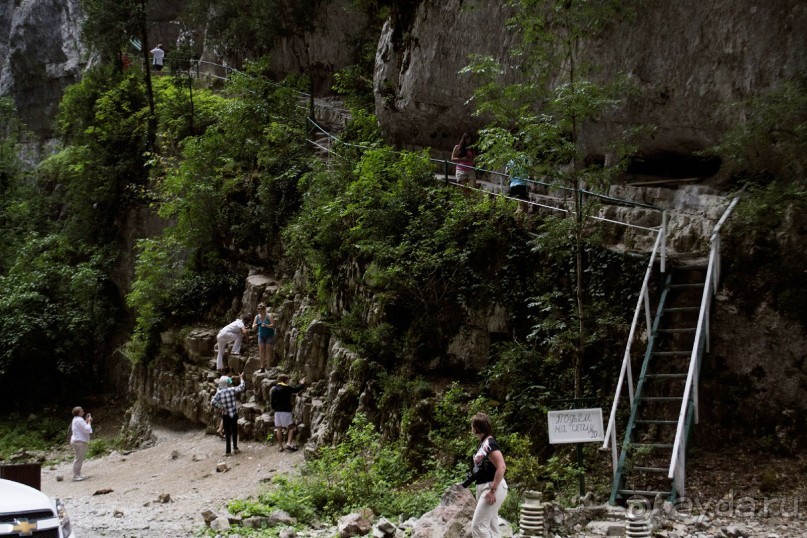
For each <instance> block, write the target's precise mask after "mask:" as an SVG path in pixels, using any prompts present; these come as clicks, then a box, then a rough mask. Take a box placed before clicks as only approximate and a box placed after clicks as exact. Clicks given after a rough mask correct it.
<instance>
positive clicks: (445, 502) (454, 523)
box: [412, 484, 476, 538]
mask: <svg viewBox="0 0 807 538" xmlns="http://www.w3.org/2000/svg"><path fill="white" fill-rule="evenodd" d="M475 508H476V499H474V496H473V495H471V492H470V490H468V489H466V488H464V487H462V486H460V485H459V484H455V485H453V486H451V487H450V488H448V489H447V490H446V491H445V493H443V496H442V498H441V499H440V504H439V506H437V508H435V509H434V510H432V511H431V512H426V513H425V514H423V516H421V518H420V519H418V520H417V522H416V523H415V525H414V528H413V529H412V538H467V537H469V536H471V520H472V519H473V517H474V509H475Z"/></svg>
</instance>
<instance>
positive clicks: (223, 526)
mask: <svg viewBox="0 0 807 538" xmlns="http://www.w3.org/2000/svg"><path fill="white" fill-rule="evenodd" d="M210 528H211V529H213V530H214V531H226V530H229V529H230V520H229V519H227V518H226V517H217V518H216V519H214V520H213V521H211V522H210Z"/></svg>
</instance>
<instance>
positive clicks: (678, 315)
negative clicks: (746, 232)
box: [602, 198, 739, 504]
mask: <svg viewBox="0 0 807 538" xmlns="http://www.w3.org/2000/svg"><path fill="white" fill-rule="evenodd" d="M738 201H739V199H737V198H735V199H734V200H733V201H732V202H731V204H729V206H728V208H727V209H726V210H725V212H724V213H723V215H722V217H721V218H720V220H719V221H718V222H717V224H716V225H715V227H714V229H713V231H712V236H711V238H710V241H709V258H708V262H707V263H706V265H687V266H679V267H676V268H673V269H672V270H671V271H670V272H669V273H668V272H667V271H666V269H665V264H664V261H663V257H662V263H661V265H660V267H657V266H656V264H655V263H654V259H655V255H656V252H657V251H658V250H659V243H662V242H663V240H664V237H663V233H661V234H660V235H659V238H658V239H657V241H656V247H654V250H653V254H652V255H651V257H650V262H649V263H648V267H647V272H646V274H645V278H644V282H643V284H642V289H641V292H640V294H639V299H638V301H637V304H636V310H635V313H634V316H633V323H632V325H631V330H630V336H629V337H628V343H627V346H626V349H625V355H624V357H623V361H622V369H621V370H620V374H619V380H618V382H617V386H616V394H615V396H614V402H613V405H612V408H611V415H610V418H609V420H608V428H607V430H606V434H605V442H604V443H603V446H602V448H603V449H609V448H610V451H611V456H612V462H613V467H614V477H613V485H612V488H611V496H610V500H609V502H610V503H611V504H617V503H622V502H625V501H627V500H628V499H629V498H631V497H637V496H638V497H646V498H647V497H650V498H656V497H659V496H662V497H667V498H668V499H669V500H671V501H674V500H675V499H676V497H678V496H683V495H684V494H685V491H684V488H685V477H686V448H687V444H688V440H689V435H690V432H691V430H692V427H693V424H695V423H697V421H698V377H699V374H700V367H701V364H702V360H703V356H704V353H706V352H708V351H709V319H710V311H711V305H712V299H713V297H714V294H715V293H716V292H717V287H718V282H719V281H720V229H721V227H722V225H723V223H724V222H725V221H726V219H727V218H728V216H729V215H730V214H731V212H732V210H733V209H734V207H735V206H736V205H737V202H738ZM662 230H663V227H662ZM656 269H658V277H657V278H658V279H659V280H660V281H661V283H660V285H659V286H658V287H659V292H658V301H657V302H656V305H655V316H653V315H652V313H651V303H652V302H653V301H651V288H652V286H651V284H650V282H651V277H652V276H653V275H654V274H655V273H656ZM642 312H644V316H641V314H642ZM642 317H643V318H644V319H643V320H642V319H641V318H642ZM642 321H644V334H646V346H645V348H644V353H643V355H642V357H641V366H640V370H639V378H638V381H637V383H636V385H635V386H634V385H633V366H634V363H636V362H638V357H636V356H634V354H633V352H632V346H633V344H634V343H636V342H641V340H642V336H643V334H642V327H641V326H640V325H641V322H642ZM624 388H627V392H628V398H629V402H630V410H629V415H627V419H626V426H625V433H624V440H623V442H622V446H621V451H620V450H619V447H618V444H617V433H616V431H617V423H618V421H620V422H622V421H625V416H624V415H625V414H626V413H625V412H624V410H623V413H622V414H621V415H620V411H619V403H620V400H621V399H622V393H623V389H624ZM609 445H610V447H609Z"/></svg>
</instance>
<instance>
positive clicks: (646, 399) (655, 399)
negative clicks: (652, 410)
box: [637, 396, 683, 402]
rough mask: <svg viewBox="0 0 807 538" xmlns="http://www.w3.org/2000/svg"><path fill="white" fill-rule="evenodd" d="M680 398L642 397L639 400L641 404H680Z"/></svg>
mask: <svg viewBox="0 0 807 538" xmlns="http://www.w3.org/2000/svg"><path fill="white" fill-rule="evenodd" d="M682 399H683V398H681V397H680V396H640V397H639V398H637V400H639V401H641V402H680V401H681V400H682Z"/></svg>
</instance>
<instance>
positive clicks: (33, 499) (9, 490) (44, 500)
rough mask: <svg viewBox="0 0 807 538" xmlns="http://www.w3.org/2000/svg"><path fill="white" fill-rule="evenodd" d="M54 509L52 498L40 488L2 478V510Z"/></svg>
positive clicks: (0, 510) (4, 511)
mask: <svg viewBox="0 0 807 538" xmlns="http://www.w3.org/2000/svg"><path fill="white" fill-rule="evenodd" d="M52 509H53V505H52V504H51V500H50V498H49V497H48V496H47V495H45V494H44V493H42V492H41V491H39V490H38V489H34V488H31V487H28V486H26V485H24V484H20V483H18V482H13V481H11V480H3V479H0V512H2V513H8V512H32V511H36V510H52Z"/></svg>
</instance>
